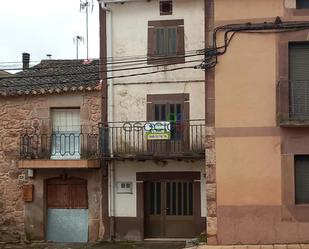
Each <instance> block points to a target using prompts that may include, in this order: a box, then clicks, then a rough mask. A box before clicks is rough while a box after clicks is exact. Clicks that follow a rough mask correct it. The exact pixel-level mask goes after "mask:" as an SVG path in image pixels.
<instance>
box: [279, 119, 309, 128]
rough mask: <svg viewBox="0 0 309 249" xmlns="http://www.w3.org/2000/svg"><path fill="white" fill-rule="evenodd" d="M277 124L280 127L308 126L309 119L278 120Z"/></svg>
mask: <svg viewBox="0 0 309 249" xmlns="http://www.w3.org/2000/svg"><path fill="white" fill-rule="evenodd" d="M279 126H280V127H282V128H297V127H309V120H286V121H279Z"/></svg>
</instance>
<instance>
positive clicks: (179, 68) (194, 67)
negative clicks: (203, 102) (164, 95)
mask: <svg viewBox="0 0 309 249" xmlns="http://www.w3.org/2000/svg"><path fill="white" fill-rule="evenodd" d="M183 69H196V66H183V67H176V68H171V69H164V70H157V71H155V72H143V73H135V74H126V75H119V76H111V77H106V78H104V79H101V78H100V77H98V79H85V80H72V81H70V83H79V82H89V81H95V80H98V81H99V80H108V79H117V78H129V77H135V76H142V75H150V74H157V73H164V72H172V71H178V70H183ZM56 84H61V82H49V83H36V84H34V83H32V84H31V83H27V84H18V86H40V85H51V86H52V85H56ZM16 86H17V85H14V86H12V85H1V84H0V88H1V87H4V88H12V87H16Z"/></svg>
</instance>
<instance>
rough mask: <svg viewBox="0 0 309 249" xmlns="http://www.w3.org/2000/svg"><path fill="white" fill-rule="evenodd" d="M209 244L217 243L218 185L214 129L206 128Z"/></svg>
mask: <svg viewBox="0 0 309 249" xmlns="http://www.w3.org/2000/svg"><path fill="white" fill-rule="evenodd" d="M206 199H207V242H208V244H216V243H217V184H216V153H215V130H214V127H207V128H206Z"/></svg>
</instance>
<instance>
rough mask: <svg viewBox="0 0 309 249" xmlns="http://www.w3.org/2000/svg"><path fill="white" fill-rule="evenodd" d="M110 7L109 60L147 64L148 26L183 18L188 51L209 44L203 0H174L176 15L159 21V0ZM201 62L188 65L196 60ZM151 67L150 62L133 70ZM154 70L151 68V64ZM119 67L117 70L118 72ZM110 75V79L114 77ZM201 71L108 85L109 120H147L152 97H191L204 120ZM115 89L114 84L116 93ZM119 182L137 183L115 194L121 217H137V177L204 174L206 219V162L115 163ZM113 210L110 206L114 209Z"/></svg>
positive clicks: (115, 180)
mask: <svg viewBox="0 0 309 249" xmlns="http://www.w3.org/2000/svg"><path fill="white" fill-rule="evenodd" d="M105 2H106V8H107V10H108V11H107V17H106V18H107V29H108V30H107V43H108V45H107V47H108V49H109V51H108V52H107V54H108V56H112V57H113V58H115V59H114V60H115V61H116V60H124V59H125V57H127V58H130V60H132V58H133V60H134V59H135V60H146V59H147V44H148V43H147V40H148V21H157V20H172V19H184V32H185V51H195V50H200V49H203V48H204V47H205V45H204V1H203V0H190V1H188V0H174V1H173V14H172V15H162V16H160V10H159V0H152V1H146V0H141V1H121V3H119V1H118V2H117V1H105ZM202 58H203V56H202V55H201V56H194V57H187V58H186V63H185V64H178V65H170V66H160V67H158V66H155V67H152V68H147V69H139V70H130V71H122V72H113V73H112V74H113V76H117V75H126V74H134V73H141V72H151V71H157V70H166V69H171V68H177V67H182V66H195V65H199V64H200V63H201V60H202ZM198 59H199V60H200V61H198V62H193V63H189V62H188V61H191V60H198ZM135 66H137V67H141V66H147V63H146V62H144V63H143V64H138V65H130V66H128V67H135ZM148 66H149V65H148ZM116 68H117V66H115V67H114V69H116ZM109 76H111V74H110V75H109ZM204 82H205V81H204V72H203V71H202V70H201V69H185V70H179V71H173V72H164V73H156V74H150V75H144V76H136V77H129V78H118V79H113V80H110V81H109V82H108V84H109V94H112V95H113V96H112V98H110V99H109V101H110V103H109V105H108V106H109V108H110V109H111V108H112V112H111V113H109V120H113V121H114V122H124V121H144V120H146V115H147V109H146V107H147V103H146V101H147V95H148V94H176V93H186V94H189V99H190V100H189V106H190V110H189V112H190V119H205V83H204ZM111 84H112V85H113V87H112V90H111V87H110V86H111ZM111 101H112V103H111ZM113 167H114V170H113V174H114V177H113V179H111V182H110V184H109V188H111V187H113V188H114V189H116V185H117V183H119V182H132V183H133V185H132V186H133V188H132V193H130V194H123V193H117V191H116V190H114V191H111V189H110V192H109V193H112V192H114V197H112V198H109V202H110V203H111V202H113V205H112V206H113V210H110V214H111V213H112V214H114V216H116V217H136V213H137V212H136V173H137V172H152V171H156V172H160V171H161V172H164V171H200V172H201V215H202V217H206V191H205V185H206V184H205V162H204V161H203V160H199V161H190V162H184V161H176V160H174V161H173V160H169V161H168V163H167V164H165V165H164V166H162V165H161V164H160V163H155V162H154V161H152V160H148V161H145V162H136V161H122V162H118V161H115V162H114V166H113ZM110 206H111V205H110Z"/></svg>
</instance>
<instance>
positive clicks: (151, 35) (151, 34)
mask: <svg viewBox="0 0 309 249" xmlns="http://www.w3.org/2000/svg"><path fill="white" fill-rule="evenodd" d="M154 54H155V28H154V27H153V26H148V51H147V55H148V58H151V57H153V56H154Z"/></svg>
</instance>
